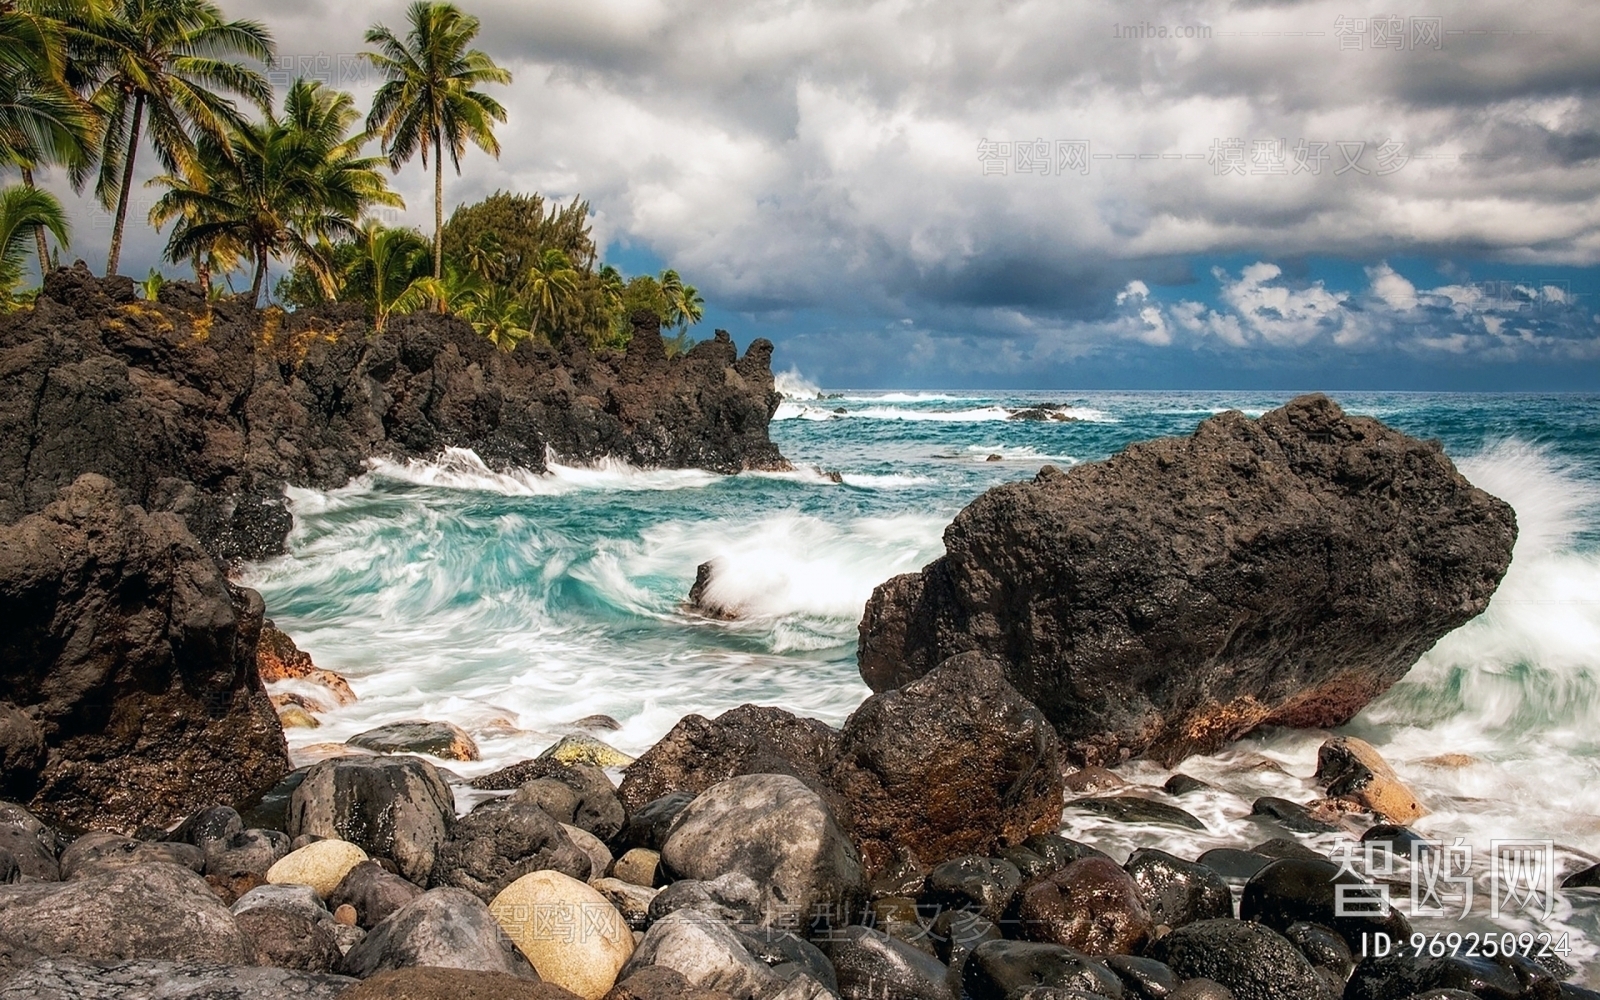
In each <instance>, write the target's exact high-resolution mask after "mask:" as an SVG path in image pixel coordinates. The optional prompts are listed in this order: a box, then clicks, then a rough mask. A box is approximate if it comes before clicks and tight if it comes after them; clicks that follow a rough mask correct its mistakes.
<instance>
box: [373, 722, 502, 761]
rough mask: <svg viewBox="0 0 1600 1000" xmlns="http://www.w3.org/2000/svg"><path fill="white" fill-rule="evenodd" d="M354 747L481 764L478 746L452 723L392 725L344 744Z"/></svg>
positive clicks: (377, 751)
mask: <svg viewBox="0 0 1600 1000" xmlns="http://www.w3.org/2000/svg"><path fill="white" fill-rule="evenodd" d="M345 742H346V743H348V744H350V745H351V746H353V747H361V748H362V749H363V750H372V751H374V752H376V753H425V754H428V755H429V756H433V757H442V758H444V759H445V760H478V759H479V753H478V744H477V743H475V742H473V739H472V737H471V736H469V735H467V731H466V730H465V729H462V728H461V727H460V726H458V725H455V724H454V723H450V722H427V721H424V720H420V719H419V720H415V721H411V722H391V723H390V724H388V725H386V726H379V727H377V728H376V729H368V730H367V731H366V732H362V733H357V734H355V735H354V736H352V737H350V738H349V739H348V740H345Z"/></svg>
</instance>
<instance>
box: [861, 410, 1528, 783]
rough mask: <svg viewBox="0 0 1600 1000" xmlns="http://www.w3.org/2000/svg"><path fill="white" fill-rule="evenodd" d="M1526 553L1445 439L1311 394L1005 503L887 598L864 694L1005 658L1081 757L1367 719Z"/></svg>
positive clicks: (958, 527)
mask: <svg viewBox="0 0 1600 1000" xmlns="http://www.w3.org/2000/svg"><path fill="white" fill-rule="evenodd" d="M1516 535H1517V528H1516V518H1515V515H1514V514H1513V512H1512V510H1511V508H1510V506H1508V505H1507V504H1505V503H1504V502H1502V501H1500V500H1498V499H1496V498H1495V497H1493V496H1490V495H1489V494H1488V493H1485V492H1484V491H1482V490H1480V489H1477V488H1476V487H1474V486H1473V485H1472V484H1471V483H1469V482H1468V481H1467V480H1466V478H1465V477H1463V476H1462V475H1461V474H1460V473H1459V472H1457V471H1456V468H1455V466H1454V465H1453V464H1452V463H1451V462H1450V459H1449V458H1447V457H1446V456H1445V454H1444V452H1443V451H1442V449H1441V448H1440V446H1439V444H1438V443H1437V442H1431V441H1419V440H1416V439H1414V438H1411V437H1408V436H1407V435H1405V434H1402V433H1400V432H1398V431H1395V430H1393V429H1391V428H1389V427H1387V426H1385V425H1384V424H1382V423H1380V422H1379V421H1377V420H1374V419H1371V418H1367V417H1351V416H1348V415H1346V414H1345V413H1344V412H1343V411H1342V410H1341V409H1340V408H1339V407H1338V406H1337V405H1336V404H1335V403H1333V402H1332V401H1331V400H1329V399H1327V398H1325V397H1323V396H1320V395H1311V396H1302V397H1299V398H1297V399H1295V400H1293V401H1292V402H1290V403H1289V404H1287V405H1286V406H1284V407H1282V408H1280V409H1277V410H1273V411H1272V412H1270V413H1267V414H1266V415H1265V416H1262V417H1261V418H1260V419H1257V420H1251V419H1249V418H1247V417H1245V416H1244V415H1243V414H1240V413H1238V412H1228V413H1223V414H1219V415H1217V416H1215V417H1212V418H1211V419H1208V420H1206V421H1205V422H1204V423H1202V424H1201V425H1200V426H1199V428H1197V429H1196V430H1195V432H1194V434H1193V435H1192V436H1190V437H1187V438H1176V437H1174V438H1162V439H1158V440H1154V441H1148V442H1143V443H1139V444H1134V445H1130V446H1129V447H1128V448H1127V449H1125V450H1124V451H1123V452H1121V453H1120V454H1118V455H1116V456H1114V457H1112V458H1111V459H1109V460H1107V461H1104V462H1096V463H1092V464H1085V465H1080V466H1077V467H1074V468H1072V469H1071V470H1069V471H1066V472H1062V471H1060V470H1057V469H1054V468H1051V467H1046V468H1045V469H1042V470H1041V471H1040V473H1039V475H1038V477H1037V478H1035V479H1034V480H1032V481H1031V482H1017V483H1009V484H1007V485H1004V486H1000V487H996V488H995V489H992V490H989V491H988V492H987V493H985V494H983V495H982V496H981V497H979V498H978V499H977V500H975V501H974V502H973V503H971V504H970V505H968V506H967V507H966V509H964V510H962V511H961V513H959V514H958V515H956V518H955V521H954V522H952V523H951V525H950V526H949V527H948V528H947V529H945V547H946V554H945V555H944V556H943V557H941V558H939V559H937V560H935V561H934V562H932V563H929V564H928V565H927V566H925V567H923V569H922V571H921V572H920V573H912V574H906V575H902V576H897V577H895V578H893V579H891V580H889V581H887V582H886V583H884V584H882V585H880V586H879V587H878V588H877V589H876V590H875V591H874V592H873V595H872V599H871V600H870V601H869V602H868V604H867V608H866V614H865V616H864V617H863V619H862V621H861V638H860V646H859V655H860V664H861V675H862V677H863V678H864V679H865V680H866V682H867V684H868V685H869V686H871V687H872V689H873V690H874V691H884V690H887V689H890V688H896V687H900V686H902V685H904V684H907V683H909V682H910V681H912V680H914V679H916V678H918V677H921V676H922V675H924V674H926V673H928V672H929V671H930V670H932V669H933V668H934V667H935V666H936V665H937V664H939V663H940V662H942V661H944V660H945V659H947V658H948V657H950V656H953V655H955V654H958V653H962V652H967V651H971V650H977V651H982V652H986V653H988V654H990V655H992V656H995V657H998V658H999V659H1000V660H1001V661H1002V662H1003V663H1004V664H1005V667H1006V674H1007V677H1008V679H1009V680H1010V682H1011V684H1012V685H1014V686H1015V687H1016V688H1017V689H1018V690H1019V691H1021V692H1022V694H1023V695H1024V696H1026V697H1027V698H1029V699H1030V700H1031V701H1033V702H1034V704H1036V705H1037V706H1038V707H1039V708H1040V709H1041V710H1042V711H1043V712H1044V713H1045V715H1046V716H1047V717H1048V718H1049V719H1050V721H1051V722H1052V723H1053V724H1054V725H1055V727H1056V730H1057V732H1058V733H1059V734H1060V736H1061V739H1062V751H1063V754H1064V756H1067V757H1068V758H1071V759H1074V760H1077V761H1079V762H1083V763H1089V764H1097V763H1098V764H1104V763H1115V762H1117V761H1120V760H1125V759H1128V758H1130V757H1140V756H1143V757H1151V758H1155V759H1157V760H1160V761H1162V762H1164V763H1167V764H1172V763H1175V762H1177V761H1178V760H1181V759H1183V758H1184V757H1186V756H1188V755H1190V754H1194V753H1205V752H1210V751H1213V750H1216V749H1218V748H1219V747H1221V746H1223V745H1224V744H1226V743H1228V742H1230V741H1232V740H1234V739H1237V738H1238V737H1240V736H1242V735H1244V734H1245V733H1246V732H1248V731H1249V730H1251V729H1254V728H1255V727H1257V726H1260V725H1263V724H1276V725H1286V726H1297V727H1328V726H1335V725H1339V724H1342V723H1344V722H1346V721H1348V720H1349V719H1350V718H1351V717H1352V716H1354V715H1355V714H1356V713H1357V712H1358V711H1360V710H1361V708H1362V707H1363V706H1365V705H1366V704H1367V703H1368V702H1370V701H1372V700H1373V699H1374V698H1376V697H1377V696H1378V695H1380V694H1382V693H1383V692H1384V691H1386V690H1388V689H1389V688H1390V687H1391V686H1392V685H1393V684H1394V683H1395V682H1396V681H1398V680H1399V679H1400V678H1401V677H1403V676H1404V675H1405V673H1406V671H1407V670H1409V669H1410V668H1411V666H1412V665H1413V664H1414V663H1416V661H1417V659H1418V658H1419V657H1420V656H1421V655H1422V654H1423V653H1424V652H1426V651H1427V650H1428V649H1429V648H1430V647H1431V646H1432V645H1433V644H1434V643H1435V642H1436V641H1438V639H1439V638H1440V637H1441V636H1443V635H1444V634H1445V633H1447V632H1449V631H1450V630H1452V629H1454V628H1456V627H1458V626H1460V625H1461V624H1463V623H1464V622H1467V621H1469V620H1470V619H1472V618H1474V617H1475V616H1477V615H1478V614H1480V613H1481V612H1482V611H1483V610H1484V608H1485V607H1486V606H1487V605H1488V603H1489V598H1490V596H1491V595H1492V594H1493V593H1494V591H1495V588H1496V587H1497V586H1498V585H1499V583H1500V579H1501V577H1502V576H1503V575H1504V574H1505V571H1506V568H1507V566H1508V565H1509V564H1510V562H1511V549H1512V545H1513V543H1514V542H1515V541H1516Z"/></svg>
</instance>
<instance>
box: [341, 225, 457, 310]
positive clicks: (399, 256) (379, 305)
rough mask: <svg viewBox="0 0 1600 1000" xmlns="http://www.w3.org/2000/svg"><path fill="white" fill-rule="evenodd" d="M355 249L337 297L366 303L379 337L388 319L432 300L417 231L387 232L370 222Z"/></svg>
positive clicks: (425, 254)
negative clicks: (354, 254)
mask: <svg viewBox="0 0 1600 1000" xmlns="http://www.w3.org/2000/svg"><path fill="white" fill-rule="evenodd" d="M356 247H357V255H356V258H355V260H354V261H352V262H351V264H350V268H349V270H348V271H347V272H346V275H345V286H344V288H343V289H342V294H341V296H340V297H341V298H354V299H362V300H365V301H366V303H367V305H368V307H369V308H370V309H371V310H372V328H373V330H374V331H376V332H378V333H382V332H383V328H384V327H385V326H386V325H388V322H389V318H390V317H391V316H403V315H405V314H406V313H413V312H416V311H417V310H418V309H421V308H423V307H424V306H426V305H427V304H428V302H429V301H430V300H431V299H432V298H433V297H434V292H435V290H436V289H435V288H434V280H433V279H431V278H429V277H428V276H427V272H426V271H425V270H424V267H425V265H426V264H427V258H428V244H427V242H426V241H424V240H423V238H422V236H421V234H419V233H417V232H416V230H413V229H402V228H398V227H396V228H394V229H389V228H385V227H384V226H383V225H382V224H380V223H379V222H378V221H377V220H376V219H369V220H367V223H366V225H364V226H363V227H362V228H361V232H360V234H359V235H358V236H357V238H356Z"/></svg>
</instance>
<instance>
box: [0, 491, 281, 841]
mask: <svg viewBox="0 0 1600 1000" xmlns="http://www.w3.org/2000/svg"><path fill="white" fill-rule="evenodd" d="M262 611H263V608H262V603H261V597H260V595H259V594H257V593H256V592H255V591H253V590H246V589H243V588H240V587H234V586H232V585H230V584H229V583H228V582H227V580H226V578H225V577H224V576H223V574H222V571H221V569H220V568H219V567H218V566H217V563H216V561H215V560H214V559H212V558H211V557H210V556H209V555H207V554H206V552H205V551H204V550H203V549H202V548H201V547H200V544H199V542H197V541H196V540H195V538H194V536H193V535H191V534H190V533H189V531H188V529H187V528H186V527H185V526H184V523H183V521H182V519H180V518H178V517H177V516H175V515H173V514H147V513H145V512H144V511H143V510H141V509H139V508H138V507H133V506H124V505H123V503H122V500H121V498H120V496H119V494H118V491H117V489H116V487H115V486H114V485H113V484H112V483H111V482H110V481H109V480H107V479H105V478H104V477H103V476H96V475H85V476H83V477H82V478H80V479H79V480H78V481H77V482H75V483H73V484H72V485H71V486H69V487H68V488H67V489H65V490H63V491H62V492H61V495H60V498H59V499H57V500H56V501H55V502H54V503H52V504H50V505H49V506H48V507H46V508H45V509H44V510H43V511H42V512H40V513H38V514H34V515H31V516H29V517H26V518H24V519H23V520H21V521H20V522H18V523H16V524H14V525H10V526H6V527H0V621H4V622H6V623H7V624H6V627H5V628H4V629H0V692H3V697H4V698H5V699H6V700H8V701H11V702H13V703H15V704H16V705H18V706H20V708H21V710H22V711H23V712H24V713H25V714H26V715H27V717H28V718H29V719H31V720H32V721H33V723H34V724H35V725H37V727H38V730H39V733H40V735H41V737H42V740H43V743H44V746H45V755H44V759H43V761H42V763H41V766H40V767H39V768H38V770H36V771H33V772H31V773H26V774H22V773H16V772H13V773H10V774H8V775H7V783H8V785H9V786H10V788H11V790H12V792H13V793H18V792H25V794H27V795H29V796H31V804H30V805H29V808H30V809H31V810H33V811H34V812H36V813H38V814H39V815H40V816H41V817H44V818H46V819H49V820H51V821H53V822H58V823H64V824H66V825H68V826H76V827H88V826H98V827H100V828H101V829H115V830H118V831H121V832H125V833H131V832H133V831H134V830H135V829H136V828H137V827H139V826H140V825H141V824H147V823H148V824H158V825H164V824H167V823H170V822H174V821H176V820H178V819H181V818H183V817H184V816H186V815H188V814H189V813H192V812H194V811H195V810H196V809H198V808H200V807H202V806H209V805H214V804H217V803H219V802H220V803H232V802H235V801H238V800H240V799H243V798H245V797H247V796H248V795H250V794H251V793H253V792H256V791H259V790H260V789H262V788H265V787H267V786H269V785H271V784H272V783H273V782H275V781H277V780H278V779H279V778H281V777H283V775H284V774H285V773H286V772H287V771H288V770H289V756H288V750H287V748H286V747H285V745H284V739H283V730H282V729H281V728H279V726H278V718H277V714H276V713H275V712H274V711H273V708H272V702H271V701H270V700H269V699H268V697H267V693H266V690H265V689H264V688H263V687H262V685H261V680H260V678H258V677H257V676H256V637H257V635H258V634H259V632H260V631H261V620H262Z"/></svg>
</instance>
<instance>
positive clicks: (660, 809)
mask: <svg viewBox="0 0 1600 1000" xmlns="http://www.w3.org/2000/svg"><path fill="white" fill-rule="evenodd" d="M623 783H624V784H626V783H627V779H623ZM693 801H694V793H693V792H673V793H672V794H671V795H663V796H661V797H660V798H659V799H652V800H651V801H649V802H646V803H645V804H644V805H642V806H640V807H639V808H637V809H634V810H632V811H631V812H629V813H628V821H627V823H626V825H624V827H623V829H622V832H621V833H620V834H618V835H617V843H618V844H619V845H621V846H624V847H643V848H646V849H648V850H652V851H655V852H656V853H658V854H659V853H660V852H661V847H662V845H663V844H665V843H666V842H667V834H669V833H671V832H672V824H673V823H675V822H677V819H678V814H679V813H681V812H683V810H684V807H685V806H687V805H688V804H689V803H691V802H693Z"/></svg>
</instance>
